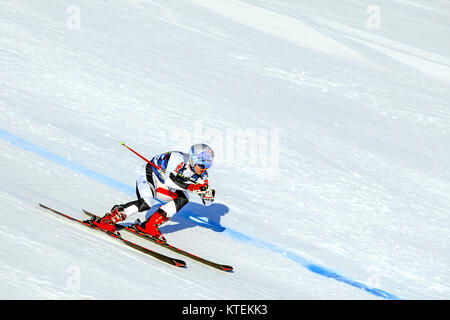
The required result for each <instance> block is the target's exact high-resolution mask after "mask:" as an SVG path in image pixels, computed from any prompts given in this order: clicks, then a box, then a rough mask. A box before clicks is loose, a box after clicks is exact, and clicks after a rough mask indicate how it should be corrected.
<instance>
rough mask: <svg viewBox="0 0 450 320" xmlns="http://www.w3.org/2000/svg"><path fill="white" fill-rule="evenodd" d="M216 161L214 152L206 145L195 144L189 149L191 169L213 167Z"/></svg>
mask: <svg viewBox="0 0 450 320" xmlns="http://www.w3.org/2000/svg"><path fill="white" fill-rule="evenodd" d="M213 160H214V151H213V150H212V149H211V148H210V147H209V146H208V145H206V144H204V143H199V144H194V145H193V146H192V147H191V148H190V149H189V162H190V164H191V167H195V165H199V166H200V167H201V168H202V169H208V168H209V167H211V165H212V162H213Z"/></svg>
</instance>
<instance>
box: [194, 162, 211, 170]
mask: <svg viewBox="0 0 450 320" xmlns="http://www.w3.org/2000/svg"><path fill="white" fill-rule="evenodd" d="M197 165H198V166H199V168H200V169H209V168H210V167H211V165H212V162H206V163H197Z"/></svg>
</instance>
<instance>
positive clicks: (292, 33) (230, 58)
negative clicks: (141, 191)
mask: <svg viewBox="0 0 450 320" xmlns="http://www.w3.org/2000/svg"><path fill="white" fill-rule="evenodd" d="M449 21H450V4H449V2H448V1H443V0H426V1H425V0H408V1H406V0H401V1H400V0H396V1H387V0H386V1H385V0H380V1H377V4H376V5H374V4H373V3H372V1H366V0H358V1H355V0H342V1H326V0H316V1H291V0H257V1H256V0H239V1H237V0H227V1H225V0H214V1H210V0H186V1H178V0H108V1H106V0H80V1H73V0H70V1H66V0H59V1H50V0H45V1H42V0H27V1H19V0H5V1H1V2H0V74H1V75H2V81H0V142H1V153H0V163H1V167H0V203H1V204H2V210H1V213H0V215H1V219H2V224H1V225H0V242H1V244H2V249H1V250H0V298H1V299H192V300H202V299H205V300H207V299H449V298H450V285H449V283H450V272H449V269H450V250H449V244H450V218H449V216H450V215H449V212H450V156H449V154H450V153H449V146H450V127H449V126H450V90H449V87H450V32H449V31H450V25H449ZM120 141H125V142H126V143H127V144H128V145H130V146H131V147H133V148H134V149H135V150H137V151H138V152H141V153H142V154H143V155H144V156H146V157H152V156H153V155H156V154H159V153H163V152H166V151H169V150H181V151H187V150H188V148H189V146H190V145H191V144H194V143H200V142H202V143H207V144H209V145H211V147H212V148H213V149H214V150H215V153H216V161H215V163H214V165H213V167H212V168H211V169H210V180H211V184H212V185H213V187H214V188H215V189H216V190H217V193H216V196H217V197H216V201H215V202H214V204H213V205H212V206H210V207H203V206H202V205H201V204H200V201H199V200H200V199H197V198H195V197H193V198H192V202H191V203H189V204H188V205H187V206H186V207H185V208H184V209H183V210H182V211H181V212H179V213H177V214H176V215H175V216H174V217H173V219H172V220H171V221H170V222H168V223H167V224H166V225H164V226H163V227H162V228H161V231H162V232H163V233H164V234H165V236H166V238H167V239H168V240H169V241H170V242H171V243H172V244H173V245H175V246H178V247H180V248H183V249H186V250H188V251H191V252H193V253H195V254H197V255H200V256H203V257H205V258H208V259H210V260H212V261H216V262H220V263H224V264H230V265H232V266H233V267H234V269H235V270H234V272H233V273H224V272H221V271H219V270H215V269H212V268H209V267H207V266H204V265H201V264H199V263H197V262H195V261H191V260H189V259H187V258H185V260H186V262H187V264H188V265H187V268H175V267H172V266H169V265H165V264H164V263H162V262H160V261H158V260H155V259H152V258H150V257H148V256H145V255H144V254H142V253H140V252H136V251H134V250H132V249H130V248H128V247H125V246H123V245H121V244H120V242H118V241H115V240H114V239H112V238H108V237H106V238H105V236H104V235H102V234H101V233H98V232H94V231H92V230H88V229H85V228H83V227H82V226H76V225H74V224H73V223H71V222H70V221H65V220H63V219H61V218H58V217H56V216H55V215H52V214H50V213H48V212H45V211H43V210H42V209H40V208H39V207H38V203H44V204H46V205H48V206H50V207H54V208H55V209H57V210H60V211H63V212H65V213H66V214H69V215H72V216H73V217H75V218H78V219H84V218H85V217H84V216H83V214H82V212H81V209H83V208H84V209H87V210H90V211H93V212H96V213H98V214H104V213H105V212H107V211H108V210H109V209H110V208H111V207H112V206H113V205H115V204H118V203H125V202H128V201H131V200H133V199H134V198H135V194H134V188H135V186H134V184H135V180H134V179H135V176H136V170H137V169H138V168H139V167H140V166H141V165H142V163H143V162H142V160H141V159H139V158H138V157H136V156H135V155H133V154H132V153H130V152H129V151H128V150H126V149H125V148H123V147H121V146H120V144H119V142H120ZM153 210H154V208H153ZM151 212H152V211H149V212H147V213H143V214H140V215H138V216H139V217H140V218H141V219H145V217H146V216H149V215H150V214H151ZM138 216H135V217H133V219H135V218H137V217H138ZM127 222H131V221H127ZM127 237H128V238H130V239H132V240H134V241H136V242H138V243H140V244H142V245H145V246H151V244H148V243H145V241H143V240H139V239H135V238H133V236H132V235H127ZM153 249H155V250H157V251H161V252H163V253H169V252H165V251H164V249H160V248H153ZM170 255H172V256H177V255H176V254H175V253H170ZM177 258H181V257H178V256H177Z"/></svg>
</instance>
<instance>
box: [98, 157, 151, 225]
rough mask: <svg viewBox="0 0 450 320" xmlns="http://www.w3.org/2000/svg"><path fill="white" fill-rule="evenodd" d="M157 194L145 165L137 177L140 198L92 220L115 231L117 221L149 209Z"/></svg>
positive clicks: (138, 196) (137, 193)
mask: <svg viewBox="0 0 450 320" xmlns="http://www.w3.org/2000/svg"><path fill="white" fill-rule="evenodd" d="M149 180H150V181H149ZM155 194H156V192H155V186H154V185H153V179H152V176H151V175H150V177H147V175H146V170H145V166H143V167H142V168H141V170H140V171H139V174H138V177H137V179H136V196H137V198H138V199H137V200H135V201H131V202H128V203H125V204H119V205H115V206H114V207H112V209H111V212H110V213H107V214H105V215H104V216H103V218H101V219H98V220H96V221H92V223H93V224H95V225H96V226H98V227H99V228H102V229H105V230H108V231H110V232H113V233H115V232H116V228H115V226H114V225H115V224H116V223H118V222H120V221H123V220H125V219H126V218H127V217H128V216H130V215H132V214H135V213H137V212H142V211H147V210H149V209H150V208H151V207H152V206H153V199H154V195H155Z"/></svg>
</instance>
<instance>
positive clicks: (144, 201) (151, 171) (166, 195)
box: [121, 151, 212, 219]
mask: <svg viewBox="0 0 450 320" xmlns="http://www.w3.org/2000/svg"><path fill="white" fill-rule="evenodd" d="M151 162H152V163H153V164H154V165H155V166H157V167H158V168H159V170H157V169H156V168H154V167H153V166H152V165H150V164H145V165H143V166H142V167H141V169H140V170H139V172H138V176H137V179H136V195H137V198H138V199H137V200H136V201H132V202H129V203H127V204H124V205H121V206H122V207H123V209H124V213H125V214H126V216H127V217H129V216H130V215H132V214H135V213H137V212H142V211H147V210H149V209H150V208H151V207H152V206H153V205H154V199H155V198H156V199H159V200H161V201H163V202H167V203H166V204H164V205H162V206H161V207H160V210H163V211H164V212H165V214H166V217H167V219H170V217H172V216H173V215H174V214H175V213H177V212H178V211H180V210H181V208H183V207H184V206H185V205H186V204H187V203H188V202H189V194H188V191H187V188H188V186H189V185H190V184H195V183H201V184H203V183H208V174H207V172H206V171H205V172H204V173H203V174H202V175H201V176H200V175H198V174H196V173H195V172H194V171H193V170H192V169H191V166H190V164H189V156H188V155H187V154H186V153H182V152H178V151H172V152H166V153H163V154H161V155H158V156H156V157H154V158H153V159H152V160H151ZM210 202H212V200H210V201H203V203H204V204H205V205H209V204H210Z"/></svg>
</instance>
